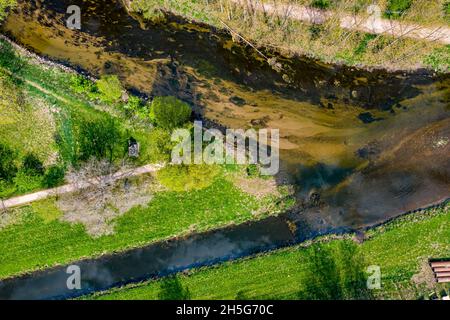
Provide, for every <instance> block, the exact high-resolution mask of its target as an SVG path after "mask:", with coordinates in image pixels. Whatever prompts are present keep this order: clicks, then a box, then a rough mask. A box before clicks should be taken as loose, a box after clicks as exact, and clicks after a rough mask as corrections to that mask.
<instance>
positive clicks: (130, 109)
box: [123, 95, 144, 115]
mask: <svg viewBox="0 0 450 320" xmlns="http://www.w3.org/2000/svg"><path fill="white" fill-rule="evenodd" d="M143 107H144V106H143V104H142V101H141V99H139V98H138V97H136V96H133V95H130V96H129V98H128V101H127V103H126V104H124V105H123V108H124V109H125V111H126V112H127V114H130V115H133V114H136V113H137V112H138V111H139V110H140V109H141V108H143Z"/></svg>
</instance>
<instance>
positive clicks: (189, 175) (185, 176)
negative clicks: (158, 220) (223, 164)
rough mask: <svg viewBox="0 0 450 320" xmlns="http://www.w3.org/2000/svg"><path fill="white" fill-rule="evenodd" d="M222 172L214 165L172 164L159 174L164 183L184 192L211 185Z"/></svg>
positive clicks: (172, 188)
mask: <svg viewBox="0 0 450 320" xmlns="http://www.w3.org/2000/svg"><path fill="white" fill-rule="evenodd" d="M219 173H220V170H219V167H218V166H213V165H190V166H186V165H170V166H167V167H165V168H164V169H162V170H160V171H159V172H158V174H157V177H158V180H159V181H160V182H161V184H162V185H164V186H165V187H167V188H168V189H170V190H172V191H177V192H183V191H191V190H200V189H204V188H207V187H209V186H210V185H211V184H212V183H213V182H214V180H215V178H216V177H217V175H218V174H219Z"/></svg>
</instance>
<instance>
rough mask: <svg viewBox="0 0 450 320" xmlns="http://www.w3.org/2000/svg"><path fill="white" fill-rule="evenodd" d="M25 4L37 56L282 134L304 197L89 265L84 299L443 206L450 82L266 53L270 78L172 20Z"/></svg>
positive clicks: (20, 291)
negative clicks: (273, 214)
mask: <svg viewBox="0 0 450 320" xmlns="http://www.w3.org/2000/svg"><path fill="white" fill-rule="evenodd" d="M19 4H20V5H19V8H18V9H17V10H16V11H15V12H13V14H12V15H10V17H9V18H8V20H7V22H6V23H5V25H4V26H3V32H5V33H6V34H8V35H9V36H11V37H12V38H13V39H15V40H16V41H17V42H18V43H20V44H22V45H24V46H26V47H28V48H30V49H31V50H33V51H35V52H37V53H38V54H41V55H44V56H47V57H49V58H50V59H54V60H57V61H60V62H63V63H67V64H70V65H71V66H73V67H76V68H78V69H80V70H83V71H86V72H89V73H91V74H93V75H95V76H99V75H101V74H106V73H113V74H118V75H119V76H120V78H121V80H122V82H123V83H124V84H125V85H126V86H127V87H128V88H129V89H130V90H134V91H136V92H139V93H141V94H145V95H147V96H150V97H151V96H156V95H176V96H178V97H179V98H180V99H183V100H185V101H187V102H189V103H190V104H191V105H192V106H193V107H194V110H195V111H196V113H197V115H198V117H201V118H202V119H205V120H208V122H209V123H211V124H214V125H218V126H222V127H229V128H249V127H252V126H264V127H270V128H276V129H280V134H281V158H282V159H281V160H282V170H281V172H280V174H279V175H278V176H277V181H278V183H279V184H286V183H289V184H294V185H295V186H296V187H297V205H296V207H295V208H294V209H293V210H291V212H288V213H285V214H283V215H281V216H280V217H278V218H269V219H266V220H263V221H260V222H253V223H248V224H244V225H242V226H238V227H235V228H229V229H225V230H220V231H215V232H211V233H206V234H202V235H195V236H192V237H189V238H187V239H180V240H176V241H174V242H170V243H160V244H156V245H152V246H149V247H147V248H144V249H137V250H132V251H130V252H128V253H125V254H121V255H114V256H109V257H105V258H100V259H95V260H90V261H85V262H81V264H82V270H87V271H86V273H87V274H86V275H85V276H83V279H84V281H85V283H84V285H83V288H85V290H87V291H89V290H99V289H102V288H106V287H111V286H112V285H115V284H119V283H127V282H130V281H136V280H140V279H144V278H148V277H150V276H155V275H161V274H166V273H168V272H173V271H177V270H183V269H186V268H189V267H192V266H199V265H205V264H211V263H214V262H217V261H223V260H226V259H231V258H236V257H242V256H245V255H248V254H251V253H255V252H259V251H263V250H268V249H271V248H275V247H279V246H283V245H288V244H291V243H293V242H300V241H303V240H305V239H309V238H311V237H314V236H317V235H319V234H324V233H327V232H343V231H349V230H357V229H361V228H365V227H368V226H371V225H375V224H378V223H381V222H383V221H386V220H389V219H391V218H394V217H396V216H398V215H400V214H402V213H405V212H408V211H412V210H415V209H417V208H421V207H427V206H429V205H432V204H436V203H439V202H441V201H443V200H445V199H447V198H448V197H449V194H450V143H448V141H449V138H450V106H449V105H450V102H449V97H450V94H449V86H450V77H449V76H448V75H444V76H436V75H433V74H431V73H429V72H426V71H417V72H415V73H404V72H395V73H388V72H386V71H382V70H377V71H371V72H369V71H365V70H360V69H356V68H351V67H344V66H334V65H325V64H323V63H320V62H317V61H314V60H311V59H307V58H303V57H286V56H283V55H281V54H278V53H276V52H273V51H271V50H265V49H264V48H262V49H261V50H262V51H263V52H264V54H265V55H266V56H268V57H271V58H274V59H275V61H276V62H277V63H279V65H277V67H276V68H273V65H270V64H269V63H268V62H267V60H265V59H264V58H262V57H261V56H260V55H259V54H258V53H257V52H256V51H255V50H253V49H252V48H249V47H246V46H244V45H243V44H237V43H234V42H233V41H232V39H231V37H230V36H229V35H227V34H226V33H224V32H221V31H218V30H212V29H210V28H208V27H206V26H203V25H198V24H192V23H189V22H186V21H184V20H182V19H179V18H176V17H171V18H169V19H168V21H166V22H164V23H160V24H158V25H152V24H148V23H147V24H146V25H145V27H144V26H143V25H142V23H140V22H139V21H136V20H135V19H133V18H132V17H130V16H129V15H128V13H127V12H126V10H125V9H124V8H123V7H122V5H121V3H120V1H106V0H99V1H88V0H75V1H72V0H71V1H68V0H31V1H30V0H28V1H24V0H21V1H19ZM70 4H77V5H79V6H80V7H81V9H82V12H83V19H84V20H83V21H82V30H81V31H72V30H68V29H67V28H66V27H65V18H66V17H67V15H66V13H65V12H66V8H67V6H68V5H70ZM236 101H240V103H238V104H237V103H236ZM442 141H447V143H441V142H442ZM287 221H289V222H293V223H294V224H295V225H296V228H294V229H295V230H294V229H293V228H292V224H291V223H290V225H291V228H289V227H288V224H287ZM293 230H294V234H292V231H293ZM78 264H80V263H78ZM65 268H66V267H60V268H55V269H52V270H48V271H44V272H37V273H35V274H33V275H32V276H25V277H22V278H15V279H11V280H7V281H4V282H2V283H0V298H20V297H26V298H55V297H64V296H73V295H77V294H79V293H74V292H69V291H67V287H66V286H65V279H67V274H66V273H65Z"/></svg>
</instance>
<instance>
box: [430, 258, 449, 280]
mask: <svg viewBox="0 0 450 320" xmlns="http://www.w3.org/2000/svg"><path fill="white" fill-rule="evenodd" d="M430 267H431V270H433V273H434V277H435V279H436V282H439V283H445V282H450V260H441V261H430Z"/></svg>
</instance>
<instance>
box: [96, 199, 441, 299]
mask: <svg viewBox="0 0 450 320" xmlns="http://www.w3.org/2000/svg"><path fill="white" fill-rule="evenodd" d="M367 235H368V237H369V239H368V240H366V241H364V242H363V243H362V244H358V245H355V244H353V242H352V241H351V240H327V241H325V242H324V243H317V242H316V243H313V244H312V245H311V246H308V247H306V248H304V247H292V248H289V249H283V250H279V251H275V252H272V253H267V254H264V255H260V256H257V257H254V258H249V259H243V260H239V261H235V262H229V263H224V264H222V265H219V266H216V267H210V268H202V269H198V270H192V271H190V272H189V273H188V274H183V275H179V276H178V277H177V281H178V282H179V285H180V286H181V287H184V288H185V289H188V290H189V292H190V296H191V298H192V299H236V298H238V299H296V298H315V299H320V298H330V299H332V298H354V297H355V295H354V293H355V290H356V289H358V288H357V287H358V286H360V287H364V286H365V283H366V281H365V275H364V276H361V274H364V270H365V269H366V268H367V266H371V265H377V266H379V267H380V268H381V275H382V283H381V284H382V286H381V289H380V290H370V291H369V292H365V293H364V295H359V297H360V298H369V299H370V298H382V299H416V298H420V297H421V296H422V297H428V295H429V293H430V292H433V291H434V290H436V292H438V293H439V292H440V291H439V290H441V289H445V288H446V289H447V291H448V290H450V288H449V287H448V286H447V287H445V286H438V288H433V283H432V282H430V281H429V277H428V282H427V281H426V279H427V277H426V274H427V273H426V272H422V271H421V270H422V267H423V266H424V264H426V262H427V261H428V259H429V258H448V257H450V244H449V242H448V239H450V207H448V206H447V207H446V209H432V210H428V211H424V212H419V213H414V214H412V215H409V216H405V217H402V218H399V219H397V220H394V221H393V222H390V223H388V224H386V225H384V226H381V227H378V228H376V229H373V230H371V231H369V232H368V234H367ZM324 240H325V239H324ZM358 266H359V267H358ZM359 269H360V270H359ZM428 269H429V268H428ZM424 270H425V271H426V270H427V268H424ZM421 272H422V273H421ZM414 275H421V277H420V276H415V277H414V279H415V280H412V278H413V276H414ZM358 278H360V279H359V280H358ZM349 279H350V280H349ZM424 279H425V280H424ZM166 282H167V280H165V279H162V280H157V281H149V282H145V283H141V284H138V285H131V286H128V287H124V288H118V289H113V290H110V291H109V292H106V293H104V294H97V295H94V296H90V297H88V298H89V299H105V300H107V299H158V297H159V298H161V295H162V292H161V288H162V287H164V285H163V284H165V283H166ZM428 285H431V287H430V288H427V286H428ZM352 291H353V294H352Z"/></svg>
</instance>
